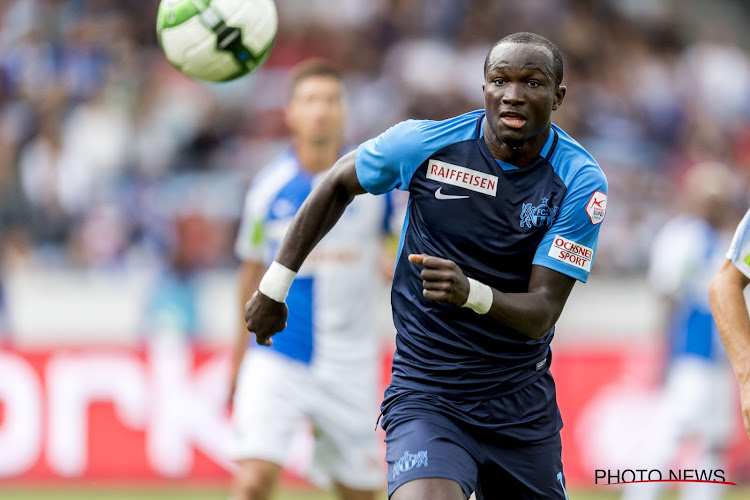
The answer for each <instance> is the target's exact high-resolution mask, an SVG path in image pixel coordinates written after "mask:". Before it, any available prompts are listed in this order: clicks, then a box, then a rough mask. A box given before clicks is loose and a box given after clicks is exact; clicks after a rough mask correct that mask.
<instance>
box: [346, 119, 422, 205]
mask: <svg viewBox="0 0 750 500" xmlns="http://www.w3.org/2000/svg"><path fill="white" fill-rule="evenodd" d="M419 123H420V122H419V121H417V120H407V121H404V122H401V123H398V124H396V125H394V126H393V127H391V128H389V129H388V130H386V131H385V132H383V133H382V134H380V135H379V136H377V137H375V138H373V139H370V140H369V141H365V142H364V143H362V144H361V145H360V146H359V147H358V148H357V152H356V154H355V160H354V162H355V168H356V170H357V178H358V179H359V183H360V184H361V185H362V187H363V188H365V189H366V190H367V191H368V192H370V193H372V194H382V193H386V192H388V191H391V190H393V189H400V190H403V191H405V190H408V189H409V182H411V177H412V175H414V172H415V171H416V170H417V168H418V167H419V165H420V163H422V161H424V160H423V159H422V158H421V157H420V153H421V152H422V142H423V141H422V133H421V127H420V126H419Z"/></svg>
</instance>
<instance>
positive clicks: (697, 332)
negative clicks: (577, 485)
mask: <svg viewBox="0 0 750 500" xmlns="http://www.w3.org/2000/svg"><path fill="white" fill-rule="evenodd" d="M734 184H735V180H734V178H733V175H732V173H731V171H730V170H729V169H728V168H727V167H726V166H724V165H722V164H718V163H703V164H699V165H697V166H695V167H693V168H692V169H691V170H690V171H689V172H688V173H687V175H686V178H685V185H684V190H683V192H684V199H683V200H681V201H682V202H683V203H684V208H683V210H684V213H682V214H680V215H677V216H676V217H674V218H673V219H671V220H670V221H668V222H667V224H666V225H664V227H663V228H662V229H661V231H660V232H659V233H658V234H657V235H656V238H655V240H654V244H653V247H652V251H651V262H650V267H649V275H648V278H649V282H650V284H651V286H652V287H654V288H655V289H656V290H657V291H658V292H659V293H660V294H661V295H662V296H663V297H664V300H665V302H666V308H665V309H666V312H667V314H666V319H667V324H666V325H665V327H666V329H667V333H668V340H669V346H668V349H669V351H668V356H669V358H668V363H667V368H666V378H665V381H664V386H663V387H662V388H661V392H660V394H659V396H658V400H657V405H658V407H657V409H656V415H657V417H656V418H655V420H654V424H653V425H654V426H655V427H654V430H655V432H654V435H655V436H658V438H657V439H652V440H650V442H649V444H648V446H649V447H647V448H646V449H644V450H642V453H641V454H640V455H639V457H638V459H639V460H640V461H639V462H638V464H637V465H638V466H639V467H641V468H644V467H645V466H648V467H647V468H654V469H660V470H662V472H663V473H664V471H665V470H667V469H669V467H677V464H676V463H675V462H676V460H677V457H678V454H679V453H680V451H681V448H682V447H683V445H684V444H685V442H686V440H687V439H690V438H692V439H697V440H698V442H699V444H700V447H701V462H700V463H695V464H692V463H691V464H690V467H691V468H696V469H716V468H722V465H723V464H722V459H723V453H724V450H725V448H726V447H727V445H728V444H729V443H728V440H729V438H730V436H731V434H730V431H731V408H732V394H731V380H730V378H729V377H730V376H731V374H730V373H729V372H728V370H727V366H726V363H725V355H724V352H723V349H722V348H721V344H720V342H719V337H718V335H717V332H716V325H715V323H714V320H713V318H712V316H711V310H710V307H709V304H708V289H709V286H710V283H711V278H712V277H713V276H714V274H715V273H716V270H717V269H718V268H719V266H720V265H721V262H722V260H723V259H724V254H725V252H726V248H727V246H728V245H729V242H730V240H731V226H730V224H732V221H733V220H734V218H733V213H734V208H733V204H732V203H733V201H734V198H735V197H734V195H733V193H735V192H736V190H735V189H734ZM646 460H648V462H647V463H643V462H645V461H646ZM661 491H662V483H648V484H631V485H628V487H627V488H626V490H625V492H624V495H623V499H627V500H649V499H655V498H658V497H659V494H660V493H661ZM721 491H722V488H719V487H716V486H715V485H710V484H700V483H691V484H685V485H684V487H683V496H682V498H684V499H695V500H710V499H714V498H720V496H721Z"/></svg>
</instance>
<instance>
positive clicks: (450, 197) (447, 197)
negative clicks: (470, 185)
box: [435, 188, 468, 200]
mask: <svg viewBox="0 0 750 500" xmlns="http://www.w3.org/2000/svg"><path fill="white" fill-rule="evenodd" d="M441 189H443V188H438V190H437V191H435V198H437V199H438V200H460V199H462V198H468V196H458V195H455V194H443V193H442V192H441V191H440V190H441Z"/></svg>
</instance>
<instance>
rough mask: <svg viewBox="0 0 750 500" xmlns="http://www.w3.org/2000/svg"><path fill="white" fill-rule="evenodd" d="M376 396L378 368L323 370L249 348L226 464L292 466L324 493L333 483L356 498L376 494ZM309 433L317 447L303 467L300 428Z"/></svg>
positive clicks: (380, 454)
mask: <svg viewBox="0 0 750 500" xmlns="http://www.w3.org/2000/svg"><path fill="white" fill-rule="evenodd" d="M377 391H378V386H377V366H376V363H375V360H373V362H372V363H371V366H361V365H359V366H352V367H351V368H350V369H347V368H340V367H337V368H336V369H331V367H330V366H329V367H326V369H321V367H316V366H314V365H311V366H308V365H305V364H303V363H300V362H298V361H295V360H293V359H290V358H288V357H286V356H284V355H282V354H278V353H276V352H274V351H271V350H268V349H265V348H252V349H250V350H249V351H248V352H247V353H246V354H245V358H244V360H243V362H242V366H241V368H240V374H239V378H238V381H237V392H236V393H235V398H234V414H233V417H232V427H233V436H232V443H231V446H230V453H229V454H230V457H231V458H232V459H233V460H244V459H250V458H255V459H261V460H267V461H269V462H273V463H277V464H279V465H282V466H287V467H288V466H290V463H292V462H295V467H293V468H294V469H297V472H300V473H303V474H304V475H306V476H307V477H308V478H309V479H310V480H312V481H313V482H315V483H316V484H318V485H319V486H321V487H330V486H331V484H332V483H334V482H335V483H339V484H342V485H344V486H346V487H349V488H352V489H358V490H376V489H381V488H382V487H383V485H384V476H385V474H384V472H385V462H384V451H383V445H382V436H381V435H380V434H379V433H378V432H376V430H375V429H376V420H377V418H378V413H379V412H378V406H377V405H378V401H379V400H378V395H377ZM306 423H307V426H305V424H306ZM310 426H311V427H312V430H313V432H312V434H313V436H314V439H313V455H312V457H311V458H310V460H309V462H310V463H309V467H308V466H307V465H308V464H307V463H306V462H308V460H305V459H304V458H300V456H299V455H300V454H304V448H305V446H304V445H303V446H300V444H299V439H300V438H299V435H298V434H299V432H300V427H302V428H303V429H310ZM309 434H310V433H309V432H308V433H307V435H308V436H309ZM308 442H309V438H308ZM301 448H302V450H301ZM295 455H296V456H295ZM299 469H303V470H299Z"/></svg>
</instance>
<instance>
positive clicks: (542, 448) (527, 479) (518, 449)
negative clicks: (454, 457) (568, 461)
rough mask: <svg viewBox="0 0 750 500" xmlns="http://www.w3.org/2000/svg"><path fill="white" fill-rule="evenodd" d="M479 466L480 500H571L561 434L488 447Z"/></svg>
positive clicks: (478, 488)
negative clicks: (506, 499)
mask: <svg viewBox="0 0 750 500" xmlns="http://www.w3.org/2000/svg"><path fill="white" fill-rule="evenodd" d="M488 450H489V452H488V455H489V458H488V461H487V463H485V464H482V465H481V466H480V467H479V476H478V478H477V489H476V498H477V500H483V499H484V500H491V499H495V498H513V499H514V500H516V499H517V500H534V499H538V498H544V499H549V500H568V494H567V492H566V489H565V475H564V474H563V468H562V459H561V453H562V443H561V441H560V434H559V433H557V434H555V435H553V436H551V437H549V438H546V439H543V440H540V441H536V442H532V443H507V444H494V445H492V446H488Z"/></svg>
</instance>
